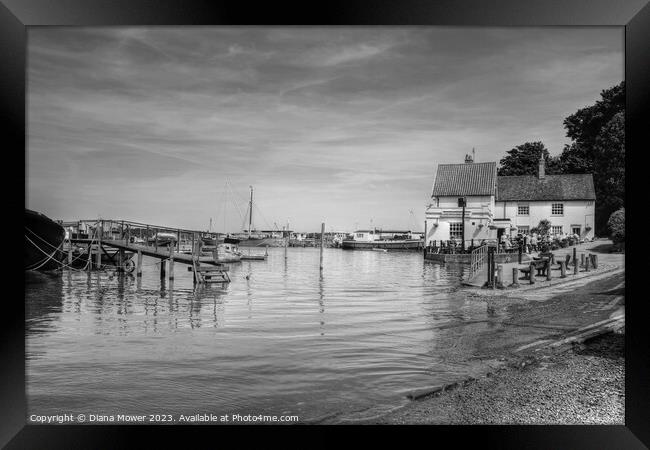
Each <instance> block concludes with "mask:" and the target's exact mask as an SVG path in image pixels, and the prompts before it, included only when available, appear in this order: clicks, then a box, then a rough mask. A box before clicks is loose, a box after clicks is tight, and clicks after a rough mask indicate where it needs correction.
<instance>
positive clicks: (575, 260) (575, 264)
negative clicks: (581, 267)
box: [573, 247, 578, 266]
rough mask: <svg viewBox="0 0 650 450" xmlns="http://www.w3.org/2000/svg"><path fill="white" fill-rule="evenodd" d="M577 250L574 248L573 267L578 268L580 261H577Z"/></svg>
mask: <svg viewBox="0 0 650 450" xmlns="http://www.w3.org/2000/svg"><path fill="white" fill-rule="evenodd" d="M577 255H578V253H577V250H576V248H575V247H573V265H574V266H577V265H578V259H577Z"/></svg>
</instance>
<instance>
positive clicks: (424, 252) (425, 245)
mask: <svg viewBox="0 0 650 450" xmlns="http://www.w3.org/2000/svg"><path fill="white" fill-rule="evenodd" d="M423 247H424V248H423V256H424V257H425V258H426V256H427V221H426V220H425V221H424V243H423Z"/></svg>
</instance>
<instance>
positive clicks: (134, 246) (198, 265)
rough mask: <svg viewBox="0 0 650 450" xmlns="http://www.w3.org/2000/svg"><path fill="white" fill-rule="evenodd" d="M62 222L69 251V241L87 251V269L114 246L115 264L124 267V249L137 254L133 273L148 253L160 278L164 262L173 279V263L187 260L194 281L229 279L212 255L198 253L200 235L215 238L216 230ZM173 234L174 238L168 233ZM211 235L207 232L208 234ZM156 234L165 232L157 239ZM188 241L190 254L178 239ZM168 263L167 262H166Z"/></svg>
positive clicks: (114, 222)
mask: <svg viewBox="0 0 650 450" xmlns="http://www.w3.org/2000/svg"><path fill="white" fill-rule="evenodd" d="M62 226H63V227H64V228H65V229H66V231H67V234H68V238H67V239H68V241H69V244H70V252H71V251H72V250H71V249H72V244H77V245H81V246H82V247H84V246H86V247H87V252H88V255H89V258H88V259H89V261H88V270H92V268H93V262H92V259H93V257H94V258H95V262H94V268H101V267H102V263H101V261H102V255H109V256H111V260H114V258H115V256H114V255H112V254H111V253H110V252H109V251H107V249H111V250H114V249H117V252H114V253H115V255H117V260H116V261H114V262H115V265H114V266H115V267H116V268H117V269H118V270H119V271H124V269H125V267H127V266H126V265H125V264H124V261H125V256H124V255H125V253H127V252H128V253H133V254H135V255H137V261H136V276H138V277H141V276H142V258H143V257H144V256H149V257H152V258H157V259H158V260H160V278H161V279H164V278H165V277H166V273H167V271H166V269H167V265H168V266H169V274H168V276H169V280H170V281H171V280H173V279H174V264H175V263H180V264H187V265H188V266H189V267H188V270H191V271H193V272H194V282H195V283H210V282H221V283H228V282H230V278H229V276H228V273H227V272H228V269H227V267H225V266H224V264H221V263H219V262H216V260H214V258H206V257H205V256H201V248H202V246H203V239H205V238H212V239H216V236H215V233H207V232H202V231H197V230H187V229H180V228H171V227H164V226H160V225H151V224H145V223H140V222H133V221H126V220H107V219H97V220H79V221H76V222H63V223H62ZM170 235H173V237H174V238H173V239H171V240H170V239H169V236H170ZM209 235H210V236H209ZM158 236H165V239H164V240H163V239H159V238H158ZM182 241H183V242H186V243H191V245H192V252H191V253H190V254H187V253H182V252H181V251H180V245H181V242H182ZM167 263H168V264H167Z"/></svg>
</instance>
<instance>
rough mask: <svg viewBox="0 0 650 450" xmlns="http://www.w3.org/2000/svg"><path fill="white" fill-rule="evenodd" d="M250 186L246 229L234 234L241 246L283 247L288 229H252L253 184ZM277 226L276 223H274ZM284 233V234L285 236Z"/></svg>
mask: <svg viewBox="0 0 650 450" xmlns="http://www.w3.org/2000/svg"><path fill="white" fill-rule="evenodd" d="M249 187H250V201H249V202H248V210H247V211H246V216H245V217H248V229H246V230H244V231H243V233H238V234H236V236H235V237H236V238H237V239H238V240H239V246H241V247H284V246H285V240H287V239H289V231H288V230H284V231H283V230H279V229H277V230H262V231H258V230H254V229H253V186H249ZM276 227H277V225H276ZM285 235H286V236H285Z"/></svg>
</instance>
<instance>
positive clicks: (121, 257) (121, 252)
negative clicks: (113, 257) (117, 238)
mask: <svg viewBox="0 0 650 450" xmlns="http://www.w3.org/2000/svg"><path fill="white" fill-rule="evenodd" d="M117 264H118V265H119V268H118V269H117V270H118V272H124V250H122V249H119V250H118V252H117Z"/></svg>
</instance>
